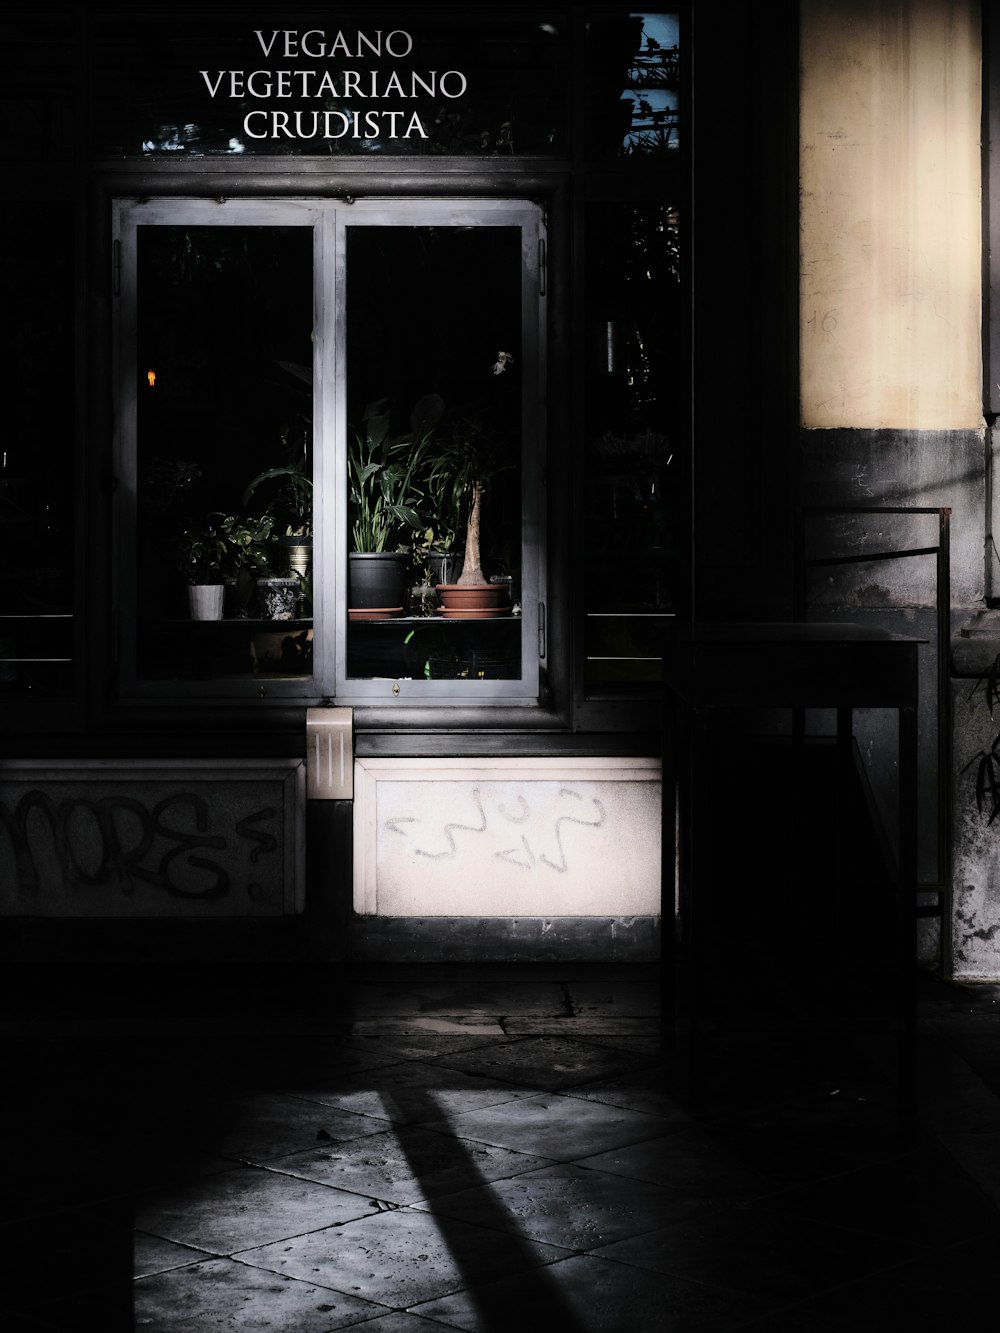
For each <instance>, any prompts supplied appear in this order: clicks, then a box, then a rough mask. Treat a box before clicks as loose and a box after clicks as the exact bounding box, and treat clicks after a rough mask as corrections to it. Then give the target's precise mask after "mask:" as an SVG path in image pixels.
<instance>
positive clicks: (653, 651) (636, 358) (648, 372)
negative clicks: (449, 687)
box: [583, 204, 685, 690]
mask: <svg viewBox="0 0 1000 1333" xmlns="http://www.w3.org/2000/svg"><path fill="white" fill-rule="evenodd" d="M587 256H588V259H587V270H588V314H587V337H588V350H589V358H590V359H589V365H588V371H589V373H588V375H587V377H586V384H587V399H586V403H587V416H586V421H587V464H586V466H587V473H586V495H587V504H586V526H585V530H584V534H583V537H584V561H585V565H586V571H587V574H586V588H587V634H586V655H587V672H586V680H587V685H588V687H591V688H592V687H601V688H607V689H611V690H613V689H614V687H616V686H619V685H628V684H629V683H630V682H634V683H636V684H639V683H642V682H650V681H655V680H656V679H658V678H659V665H658V660H657V659H658V657H659V650H658V647H657V635H658V627H661V626H662V625H663V623H664V619H665V618H666V617H667V616H669V615H671V614H673V613H674V612H675V610H676V606H677V599H678V576H679V550H678V545H679V528H678V520H679V515H680V514H681V512H682V511H681V504H682V496H681V495H680V494H679V490H678V484H679V478H680V467H679V462H678V458H677V452H676V451H677V441H678V440H679V438H680V434H679V431H680V428H681V426H682V422H683V406H684V401H685V396H684V382H685V335H684V327H685V325H684V319H683V310H682V303H681V284H680V263H679V225H678V215H677V211H676V209H673V208H671V207H669V206H667V205H660V204H640V205H631V204H595V205H592V206H591V207H590V209H589V210H588V217H587Z"/></svg>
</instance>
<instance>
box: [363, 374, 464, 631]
mask: <svg viewBox="0 0 1000 1333" xmlns="http://www.w3.org/2000/svg"><path fill="white" fill-rule="evenodd" d="M442 406H443V405H442V403H441V399H440V398H438V397H437V395H435V394H431V395H428V396H427V397H425V398H422V399H421V400H420V401H419V402H418V403H417V405H416V406H415V407H414V409H413V412H412V413H411V415H410V425H411V430H410V431H409V432H407V433H405V434H403V435H397V436H393V435H391V434H390V430H389V425H390V420H389V411H388V407H387V403H386V400H385V399H380V400H379V401H378V402H375V403H370V404H369V405H368V406H367V407H366V408H365V411H364V414H363V416H362V421H361V426H360V428H359V429H357V430H356V431H355V432H354V434H353V436H352V439H351V442H350V447H349V449H348V456H347V471H348V482H349V495H350V520H351V551H350V556H349V564H350V576H349V577H350V599H349V605H350V608H351V610H354V611H358V612H362V613H363V612H364V611H370V610H382V611H396V610H402V608H403V606H404V604H405V600H406V593H405V589H406V585H407V578H406V574H407V568H408V565H409V563H410V551H409V549H408V548H407V547H406V546H405V543H404V538H405V537H407V536H410V535H411V534H417V533H421V532H423V530H424V526H425V525H424V523H423V521H422V519H421V517H420V508H421V507H422V504H423V500H424V494H423V491H422V489H421V485H420V477H421V476H422V475H423V474H424V470H425V458H426V455H427V451H428V448H429V445H430V441H431V437H432V434H433V428H434V422H435V421H436V420H437V417H438V416H439V415H440V411H441V408H442ZM400 548H402V549H400Z"/></svg>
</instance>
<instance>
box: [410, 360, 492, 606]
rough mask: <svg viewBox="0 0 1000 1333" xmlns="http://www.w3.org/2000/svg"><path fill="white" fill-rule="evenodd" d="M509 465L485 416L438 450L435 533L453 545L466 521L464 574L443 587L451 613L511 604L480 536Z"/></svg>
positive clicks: (464, 421) (472, 417)
mask: <svg viewBox="0 0 1000 1333" xmlns="http://www.w3.org/2000/svg"><path fill="white" fill-rule="evenodd" d="M501 356H502V357H503V358H504V363H505V364H506V363H507V362H509V361H511V360H512V359H513V358H511V357H510V356H509V354H508V353H502V354H501ZM498 364H500V363H498ZM510 466H511V464H510V463H509V462H507V461H506V459H505V456H504V449H503V445H502V442H501V440H500V438H499V437H498V436H497V434H496V433H495V432H494V430H493V429H492V426H491V423H490V416H489V413H488V412H486V411H480V412H475V413H471V414H469V415H467V416H464V417H461V418H459V419H458V420H457V421H456V422H455V424H454V425H453V426H452V428H451V430H450V432H449V433H448V434H447V435H446V436H445V437H444V438H442V439H440V440H439V441H437V443H436V445H435V450H434V458H433V461H432V463H431V466H430V470H429V472H428V475H427V483H426V484H427V493H428V496H429V498H430V501H431V508H432V511H433V516H434V517H433V523H434V524H435V525H436V526H435V528H434V530H435V531H436V532H442V533H443V534H444V536H445V539H446V540H448V541H449V545H450V538H451V536H452V534H453V533H454V532H455V531H456V529H457V528H458V527H459V526H460V523H461V517H462V515H463V514H464V517H465V554H464V558H463V561H462V572H461V574H460V575H459V577H458V579H457V580H455V581H454V582H452V581H451V580H450V579H447V578H445V579H444V580H442V581H441V582H440V583H439V584H438V595H439V596H440V598H441V602H442V604H443V606H444V608H445V613H446V614H447V613H449V612H450V613H452V614H453V615H456V616H457V615H461V613H462V612H463V611H467V612H471V613H483V612H488V611H490V610H493V609H499V608H501V607H502V604H503V602H504V601H505V600H507V599H508V589H507V585H506V583H491V582H490V581H489V580H488V579H487V577H486V575H485V574H484V573H483V568H482V553H481V549H480V535H481V525H482V507H483V501H484V497H485V496H486V494H487V491H488V489H489V486H490V483H491V482H492V481H493V479H494V478H495V477H496V476H497V475H498V474H499V473H501V472H505V471H507V470H508V469H509V467H510Z"/></svg>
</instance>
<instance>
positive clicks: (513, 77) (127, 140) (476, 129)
mask: <svg viewBox="0 0 1000 1333" xmlns="http://www.w3.org/2000/svg"><path fill="white" fill-rule="evenodd" d="M92 21H93V36H92V52H93V55H92V58H93V62H94V78H93V85H94V89H95V98H96V106H97V114H96V118H95V134H96V142H97V147H98V149H99V150H100V151H102V152H109V153H125V154H132V153H144V154H147V155H152V156H165V157H171V158H178V157H181V156H184V155H192V156H199V155H227V156H236V157H240V156H244V155H246V156H266V155H271V156H273V155H283V156H287V155H303V154H306V155H313V156H315V155H321V156H331V155H333V156H433V157H441V156H472V157H476V158H484V157H485V158H491V157H497V156H510V155H512V154H518V155H519V156H528V155H552V154H563V155H565V154H566V152H567V137H568V135H567V102H568V87H569V69H570V61H569V58H568V44H569V28H568V22H567V19H566V16H565V12H564V11H560V10H557V11H554V12H552V11H545V10H541V11H537V12H535V13H524V12H521V11H520V10H519V8H518V7H517V6H514V7H511V8H510V9H509V10H508V9H504V8H499V9H495V10H492V11H490V12H489V13H487V14H484V13H483V12H482V11H480V10H478V9H475V8H470V9H469V10H468V11H467V12H459V11H456V10H455V9H454V8H451V9H449V10H446V11H444V12H443V13H438V14H435V12H434V11H433V9H427V10H422V11H421V12H419V13H417V12H415V11H412V10H411V11H409V12H407V13H405V14H402V13H401V14H400V15H399V16H398V17H397V18H396V19H395V20H390V18H389V17H388V16H387V15H384V14H375V13H374V11H372V10H371V9H370V8H361V9H355V10H350V9H346V10H345V9H341V8H335V9H327V10H325V11H323V12H322V13H321V14H319V15H318V16H317V15H313V16H312V17H311V19H310V17H309V16H308V15H302V14H299V15H296V16H295V17H294V18H293V17H292V16H291V15H288V14H282V13H281V12H280V9H279V10H276V11H275V12H274V14H273V15H271V16H270V17H269V18H265V19H263V20H261V19H259V18H254V17H253V16H250V17H247V16H246V15H245V14H244V13H243V11H241V10H239V9H229V10H223V11H217V12H215V13H213V12H211V11H210V10H206V9H205V8H204V7H198V8H197V9H194V10H189V11H188V12H185V11H184V10H178V9H177V7H175V6H171V7H170V8H165V9H163V10H162V11H160V12H159V13H155V12H149V13H142V12H141V11H135V12H131V13H128V14H126V13H124V12H123V11H122V10H121V9H120V8H115V9H108V10H97V11H96V12H95V14H94V16H93V20H92ZM151 48H153V49H155V52H156V62H155V76H151V72H150V62H149V59H148V51H149V50H150V49H151Z"/></svg>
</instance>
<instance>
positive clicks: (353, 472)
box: [117, 200, 544, 703]
mask: <svg viewBox="0 0 1000 1333" xmlns="http://www.w3.org/2000/svg"><path fill="white" fill-rule="evenodd" d="M117 234H118V243H119V245H120V247H121V248H120V267H119V271H120V275H121V276H120V290H121V299H120V303H119V340H118V345H119V368H118V379H119V388H120V393H121V398H122V411H121V423H122V431H121V440H120V446H121V461H120V471H121V477H122V480H123V485H122V487H121V491H122V496H121V504H120V521H119V528H118V544H119V569H120V574H121V579H120V585H121V593H120V606H119V623H120V626H121V641H122V647H123V652H122V661H123V671H124V679H125V686H126V689H127V690H138V691H140V692H145V693H150V692H152V693H168V694H169V693H177V694H184V693H190V692H191V691H194V692H195V693H197V692H205V693H208V694H210V695H220V694H227V693H232V694H234V695H236V696H240V695H246V694H248V693H258V694H260V695H264V696H273V695H277V696H278V697H288V696H295V695H299V696H310V697H311V696H316V695H320V696H323V697H330V696H333V695H336V696H337V697H339V698H342V699H344V700H352V699H357V700H358V701H363V700H365V699H371V698H377V699H380V700H381V699H389V700H396V699H402V700H404V701H405V700H406V699H413V698H415V697H416V698H422V699H436V700H438V701H439V702H446V703H452V702H471V701H477V702H478V701H482V700H494V699H516V700H518V701H525V700H536V699H537V696H538V682H539V671H540V666H539V662H540V660H541V659H540V653H544V643H543V641H542V639H541V637H540V627H541V626H542V624H543V618H542V614H541V612H540V609H539V604H540V601H541V594H540V584H539V577H538V569H539V561H540V557H539V544H540V541H541V523H540V518H539V515H540V505H539V503H538V500H537V489H538V486H539V484H540V476H541V465H540V458H541V450H542V432H541V426H540V412H541V395H540V391H539V386H540V384H541V383H542V375H541V355H542V350H541V338H540V304H541V303H540V297H539V280H538V272H539V256H540V247H541V242H542V238H541V235H540V223H539V213H538V210H537V208H536V207H535V206H534V205H530V204H517V203H508V202H503V203H495V202H491V201H486V202H479V203H472V204H470V203H465V202H463V203H442V202H434V201H426V200H408V201H405V202H400V203H398V204H385V203H380V204H371V203H369V202H367V201H361V202H358V203H355V204H353V205H339V204H336V203H334V202H332V201H324V202H317V203H311V204H310V203H306V202H304V201H274V202H271V203H268V202H265V201H259V202H258V201H249V200H230V201H228V202H226V203H215V202H211V201H208V200H186V201H183V200H178V201H170V200H159V201H153V202H151V203H145V204H143V203H129V204H124V203H123V204H121V205H119V207H118V223H117ZM526 459H531V460H532V461H531V463H530V465H528V466H525V460H526ZM386 570H388V571H389V573H388V578H389V583H388V584H386V583H385V582H383V581H380V580H382V579H384V577H385V576H386Z"/></svg>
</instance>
